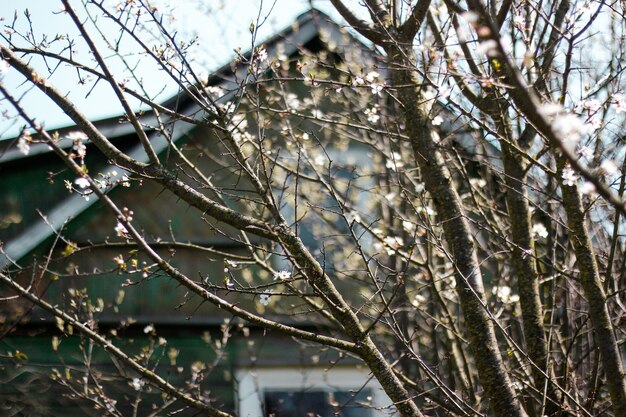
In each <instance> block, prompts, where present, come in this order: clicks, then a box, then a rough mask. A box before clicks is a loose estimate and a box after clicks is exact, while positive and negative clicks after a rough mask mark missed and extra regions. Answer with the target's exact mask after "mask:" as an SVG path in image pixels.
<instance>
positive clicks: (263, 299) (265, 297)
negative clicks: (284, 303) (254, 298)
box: [259, 293, 272, 306]
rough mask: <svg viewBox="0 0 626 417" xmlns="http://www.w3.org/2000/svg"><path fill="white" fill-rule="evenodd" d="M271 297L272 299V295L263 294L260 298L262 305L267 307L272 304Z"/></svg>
mask: <svg viewBox="0 0 626 417" xmlns="http://www.w3.org/2000/svg"><path fill="white" fill-rule="evenodd" d="M271 297H272V295H271V294H270V293H264V294H261V295H260V296H259V303H261V304H262V305H264V306H267V305H269V304H270V301H271Z"/></svg>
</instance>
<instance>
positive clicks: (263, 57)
mask: <svg viewBox="0 0 626 417" xmlns="http://www.w3.org/2000/svg"><path fill="white" fill-rule="evenodd" d="M256 60H257V61H258V62H265V61H267V50H266V49H265V48H264V47H260V48H258V49H257V55H256Z"/></svg>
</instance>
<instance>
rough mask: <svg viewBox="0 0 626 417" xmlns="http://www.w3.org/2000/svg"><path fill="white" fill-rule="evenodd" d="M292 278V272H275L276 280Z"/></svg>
mask: <svg viewBox="0 0 626 417" xmlns="http://www.w3.org/2000/svg"><path fill="white" fill-rule="evenodd" d="M290 278H291V272H289V271H278V272H276V273H275V274H274V281H286V280H288V279H290Z"/></svg>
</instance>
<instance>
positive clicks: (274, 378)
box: [235, 367, 397, 417]
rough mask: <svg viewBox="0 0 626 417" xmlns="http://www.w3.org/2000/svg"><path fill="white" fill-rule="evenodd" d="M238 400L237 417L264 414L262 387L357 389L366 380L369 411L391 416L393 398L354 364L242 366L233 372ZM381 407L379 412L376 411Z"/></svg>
mask: <svg viewBox="0 0 626 417" xmlns="http://www.w3.org/2000/svg"><path fill="white" fill-rule="evenodd" d="M235 377H236V381H237V390H236V396H237V403H238V408H239V416H240V417H261V416H263V408H262V399H263V393H264V391H265V390H286V391H292V390H294V389H303V388H304V389H319V390H328V391H332V390H346V391H350V390H358V389H360V388H362V387H363V384H365V382H366V381H368V380H369V382H368V383H367V385H365V387H363V388H364V389H369V390H371V391H372V401H371V403H372V406H373V407H374V408H375V410H374V411H373V413H372V415H377V416H378V415H387V416H394V415H397V414H396V413H394V412H393V411H394V409H393V408H392V407H390V406H391V404H392V401H391V400H390V399H389V397H388V396H387V394H385V392H384V391H383V389H382V388H381V386H380V384H379V383H378V381H376V380H375V379H372V378H371V374H370V373H369V372H368V371H367V370H366V369H358V368H355V367H333V368H331V369H325V368H321V367H311V368H288V367H272V368H269V367H267V368H265V367H264V368H260V367H259V368H243V369H239V370H237V371H236V372H235ZM376 409H378V410H383V411H382V412H379V411H376Z"/></svg>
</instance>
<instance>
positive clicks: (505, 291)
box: [492, 285, 519, 304]
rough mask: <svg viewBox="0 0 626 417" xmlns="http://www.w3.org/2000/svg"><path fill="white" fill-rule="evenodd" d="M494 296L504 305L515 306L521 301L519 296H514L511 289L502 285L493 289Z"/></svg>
mask: <svg viewBox="0 0 626 417" xmlns="http://www.w3.org/2000/svg"><path fill="white" fill-rule="evenodd" d="M492 292H493V294H494V295H495V296H496V297H498V300H500V302H502V303H504V304H513V303H516V302H518V301H519V295H517V294H513V291H512V290H511V287H509V286H506V285H502V286H497V287H493V290H492Z"/></svg>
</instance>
